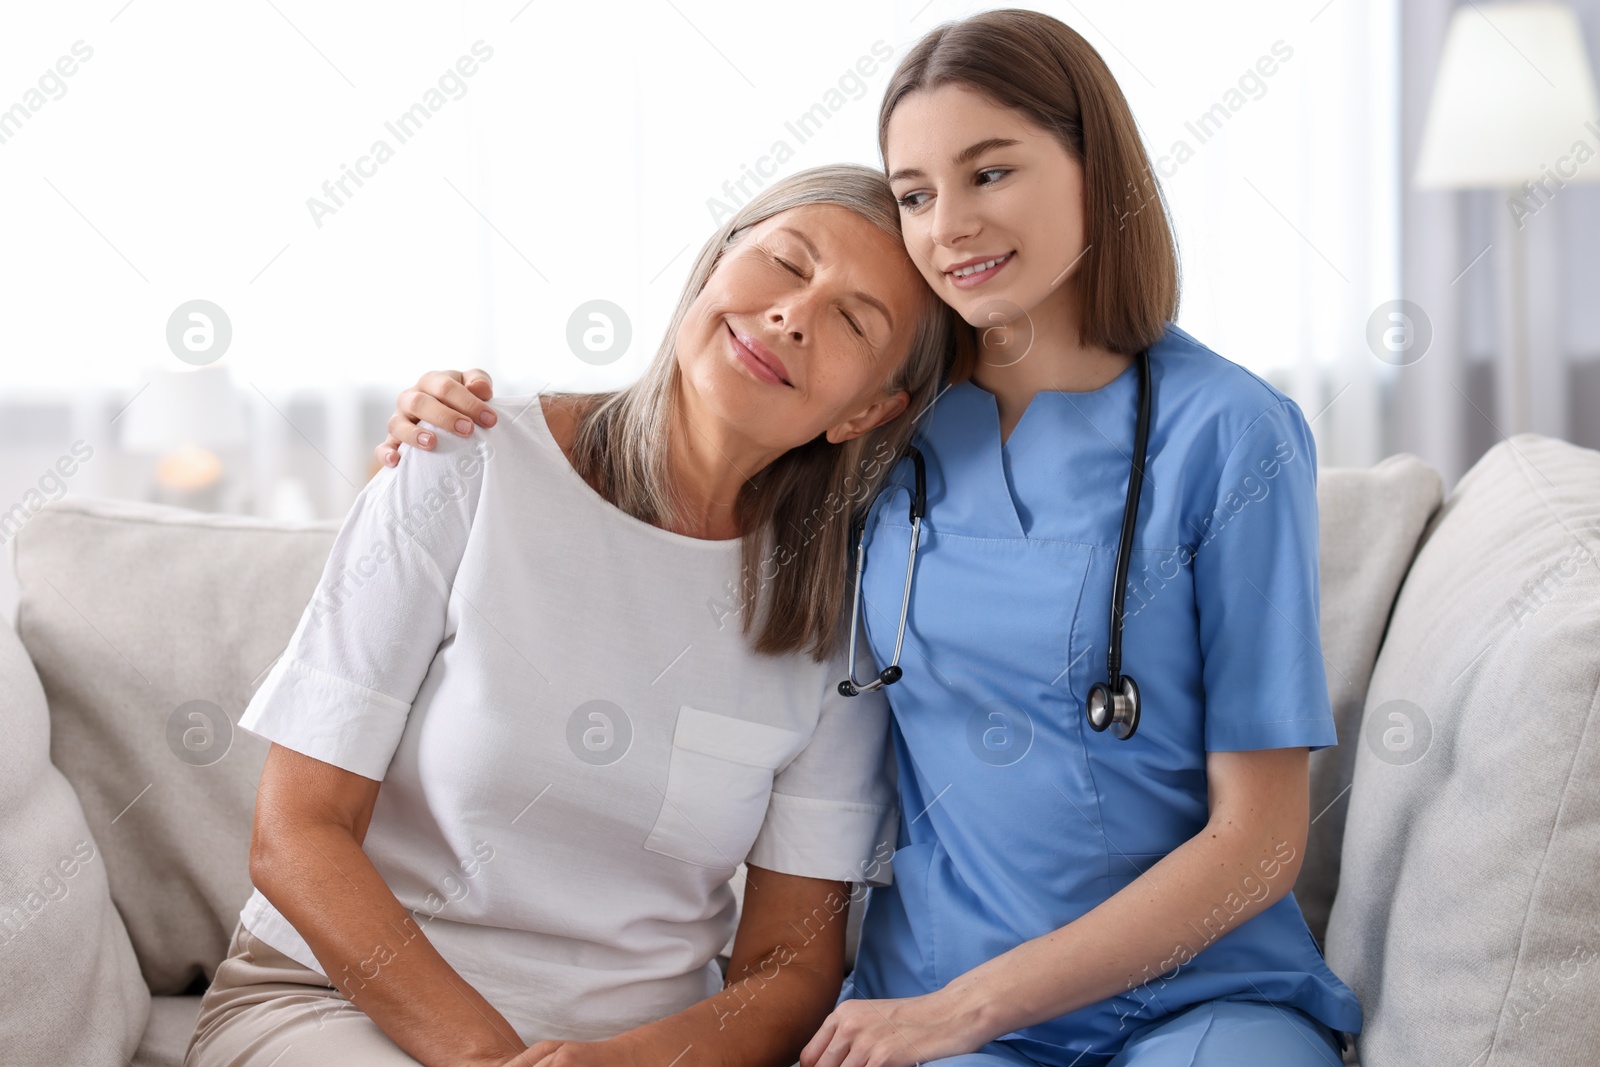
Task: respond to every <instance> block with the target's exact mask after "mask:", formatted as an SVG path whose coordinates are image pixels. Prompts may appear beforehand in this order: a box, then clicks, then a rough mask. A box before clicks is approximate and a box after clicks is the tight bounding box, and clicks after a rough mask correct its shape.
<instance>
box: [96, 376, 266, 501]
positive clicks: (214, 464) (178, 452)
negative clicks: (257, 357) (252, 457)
mask: <svg viewBox="0 0 1600 1067" xmlns="http://www.w3.org/2000/svg"><path fill="white" fill-rule="evenodd" d="M118 421H119V422H120V423H121V430H120V435H121V442H122V447H123V449H124V450H126V451H128V452H132V453H139V454H145V455H156V456H160V457H161V459H160V461H159V462H158V463H157V464H156V498H157V499H158V500H162V501H163V502H167V503H179V504H185V505H188V506H194V505H195V504H197V503H200V502H202V501H203V500H210V501H211V504H212V506H215V502H216V495H217V490H218V487H219V483H220V482H221V479H222V473H223V471H222V461H221V460H220V459H219V458H218V457H217V455H216V453H215V452H214V451H212V450H213V449H219V448H233V447H237V446H239V445H242V444H244V443H245V441H246V436H245V432H244V407H243V405H242V404H240V403H239V396H238V393H237V392H236V391H235V389H234V385H233V378H232V375H230V374H229V373H228V369H227V367H226V366H222V365H217V364H212V365H210V366H204V367H196V368H194V369H193V370H167V369H158V370H154V371H153V372H152V373H151V379H150V384H149V385H147V386H146V387H145V388H144V389H142V390H140V392H139V393H138V394H137V395H135V396H134V398H133V399H132V400H131V401H129V403H128V406H127V407H126V408H124V409H123V412H122V414H121V415H120V416H118Z"/></svg>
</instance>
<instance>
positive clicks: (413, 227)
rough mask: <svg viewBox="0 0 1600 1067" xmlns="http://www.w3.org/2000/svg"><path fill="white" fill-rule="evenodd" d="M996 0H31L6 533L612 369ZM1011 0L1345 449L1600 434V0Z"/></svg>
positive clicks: (1233, 340)
mask: <svg viewBox="0 0 1600 1067" xmlns="http://www.w3.org/2000/svg"><path fill="white" fill-rule="evenodd" d="M990 6H1005V5H982V4H963V3H954V2H945V0H807V2H806V3H804V4H784V3H771V4H750V3H735V2H733V0H627V2H600V3H592V4H551V3H547V2H544V0H535V2H528V0H504V2H493V3H473V4H452V5H439V4H430V5H424V4H417V3H386V4H382V5H380V4H377V3H347V4H339V5H321V4H313V3H308V2H306V0H246V2H240V3H230V4H215V3H209V4H207V3H200V2H198V0H196V2H174V0H106V2H94V3H83V4H73V5H44V4H34V5H8V6H7V8H6V10H5V11H4V14H3V15H0V18H3V19H4V32H3V33H0V72H3V73H4V77H3V78H0V196H3V198H4V203H5V205H6V210H5V221H4V229H3V241H0V294H3V295H0V361H3V364H0V543H3V542H9V541H10V539H11V538H12V537H13V536H14V535H15V532H16V530H17V529H18V528H20V526H21V525H22V524H25V523H26V521H27V519H28V518H29V517H30V516H31V514H32V513H33V512H34V511H36V510H37V508H38V507H39V506H42V504H43V502H44V501H46V500H50V499H57V498H59V497H61V496H64V495H69V494H72V495H79V494H81V495H96V496H112V497H126V498H131V499H138V500H155V501H161V502H166V503H171V504H177V505H181V506H185V507H192V508H199V509H204V510H214V511H228V512H238V513H244V514H254V515H262V516H272V517H276V518H282V519H301V520H310V519H335V518H339V517H341V516H342V515H343V514H344V513H345V511H346V509H347V508H348V507H349V505H350V503H351V501H352V500H353V499H354V497H355V495H356V493H357V492H358V491H359V489H360V487H361V485H362V484H363V483H364V482H365V481H366V480H367V478H369V477H370V476H371V474H372V473H373V471H374V470H375V469H376V467H375V462H374V459H373V454H372V449H373V446H374V445H375V444H376V443H377V442H378V441H379V440H381V439H382V438H383V436H384V433H385V429H384V423H385V420H386V418H387V416H388V413H389V411H390V409H391V407H392V405H393V402H394V398H395V395H396V393H397V392H398V391H399V390H400V389H402V388H404V387H406V386H407V385H409V384H410V383H412V382H413V381H415V379H416V378H417V376H418V375H419V374H421V373H422V372H423V371H425V370H428V369H431V368H439V367H457V368H465V367H472V366H479V367H483V368H485V369H487V370H489V371H490V372H491V373H492V374H493V375H494V379H495V384H496V390H497V392H498V393H500V394H501V395H511V394H517V393H527V392H532V391H535V390H537V389H541V388H545V387H547V386H548V387H557V388H605V387H610V386H614V385H618V384H622V383H625V382H627V381H629V380H631V379H632V378H634V377H635V376H636V375H637V374H638V373H639V372H640V370H641V369H642V368H643V366H644V365H645V363H646V362H647V361H648V360H649V359H650V358H651V356H652V354H653V353H654V352H655V349H656V347H657V344H658V343H659V341H660V337H661V333H662V330H663V328H664V325H665V323H666V320H667V318H668V316H669V314H670V312H671V309H672V306H673V304H674V302H675V301H676V298H677V294H678V292H679V289H680V287H681V285H682V283H683V280H684V278H685V277H686V276H687V273H688V271H689V267H690V264H691V263H692V261H693V259H694V255H695V253H696V251H697V250H698V249H699V247H700V245H701V244H702V243H703V242H704V240H705V239H706V238H707V237H708V236H709V235H710V233H711V232H712V230H713V229H714V227H715V226H716V225H717V224H718V223H719V222H720V221H721V220H722V219H723V218H725V217H726V216H727V214H728V213H730V212H731V211H732V210H733V209H734V208H735V207H737V206H738V204H740V203H742V202H744V201H745V200H747V199H749V197H750V196H751V195H753V194H754V193H755V192H756V191H757V190H759V189H760V188H762V187H764V186H765V185H768V184H770V183H771V182H772V181H774V180H776V179H777V178H778V177H781V176H783V175H786V174H789V173H792V172H794V171H796V170H799V169H802V168H805V167H810V166H815V165H817V164H821V163H826V162H833V161H854V162H859V163H864V164H868V165H872V166H879V165H880V164H881V161H880V159H879V158H878V152H877V147H876V137H875V132H874V131H875V124H876V117H877V106H878V99H879V96H880V94H881V91H882V89H883V87H884V85H885V83H886V81H887V79H888V76H889V73H890V72H891V70H892V69H893V67H894V65H895V64H896V63H897V62H898V61H899V59H900V58H901V57H902V56H903V55H904V54H905V52H906V50H907V49H908V47H909V46H910V44H911V43H912V42H914V41H915V40H916V38H917V37H919V36H920V35H921V34H923V33H925V32H926V31H928V30H929V29H932V28H933V27H934V26H936V25H938V24H939V23H940V22H943V21H947V20H950V19H953V18H958V17H961V16H963V15H966V14H970V13H973V12H976V11H979V10H983V9H984V8H986V7H990ZM1029 6H1034V7H1037V8H1038V9H1039V10H1043V11H1046V12H1048V13H1050V14H1052V15H1054V16H1056V17H1058V18H1060V19H1062V20H1063V21H1065V22H1067V23H1068V24H1069V25H1071V26H1073V27H1074V28H1076V29H1077V30H1078V31H1079V32H1081V33H1082V34H1083V35H1084V36H1085V37H1086V38H1087V39H1088V40H1089V41H1090V42H1091V43H1092V44H1094V45H1095V47H1096V48H1097V49H1099V51H1100V52H1101V54H1102V55H1103V56H1104V57H1105V59H1106V61H1107V63H1108V64H1109V65H1110V67H1111V69H1112V71H1113V72H1114V73H1115V74H1116V76H1117V78H1118V79H1119V81H1120V82H1121V85H1122V88H1123V90H1124V92H1125V93H1126V95H1127V97H1128V99H1129V102H1130V103H1131V105H1132V107H1133V111H1134V114H1135V116H1136V117H1137V119H1138V121H1139V124H1140V127H1141V129H1142V132H1143V135H1144V138H1145V142H1146V145H1147V147H1148V149H1149V151H1150V154H1151V156H1152V158H1153V159H1155V161H1156V166H1157V169H1158V171H1159V172H1160V176H1161V180H1162V182H1163V187H1164V191H1165V193H1166V195H1167V197H1168V199H1169V201H1170V207H1171V210H1172V214H1173V218H1174V221H1175V223H1176V227H1177V236H1178V241H1179V249H1180V254H1181V262H1182V267H1183V293H1182V308H1181V313H1180V315H1179V319H1178V322H1179V325H1181V326H1182V327H1183V328H1184V329H1186V330H1188V331H1189V332H1190V333H1192V334H1194V335H1195V336H1196V337H1198V338H1199V339H1200V340H1201V341H1202V342H1204V343H1206V344H1207V345H1209V346H1210V347H1212V348H1213V349H1215V350H1216V351H1218V352H1219V353H1221V354H1222V355H1224V356H1226V357H1228V358H1230V359H1232V360H1234V361H1236V362H1238V363H1241V364H1243V365H1245V366H1247V367H1249V368H1250V369H1252V370H1254V371H1256V372H1257V373H1259V374H1261V375H1263V376H1264V377H1266V378H1268V379H1269V380H1271V381H1272V382H1273V383H1274V384H1276V385H1278V386H1279V387H1280V388H1282V389H1283V390H1284V391H1286V392H1287V393H1288V394H1289V395H1291V396H1293V397H1294V398H1295V400H1296V401H1297V402H1298V403H1299V404H1300V406H1301V408H1302V409H1303V410H1304V411H1305V413H1306V416H1307V418H1308V419H1311V420H1312V427H1313V429H1314V431H1315V433H1316V435H1317V440H1318V452H1319V459H1320V461H1321V462H1322V464H1323V465H1325V466H1366V465H1369V464H1371V463H1374V462H1376V461H1377V460H1379V459H1381V458H1382V457H1384V456H1386V455H1389V454H1392V453H1394V452H1399V451H1407V452H1413V453H1416V454H1417V455H1419V456H1421V457H1422V458H1423V459H1425V460H1427V461H1428V462H1429V463H1431V464H1433V465H1434V466H1435V467H1437V468H1438V469H1439V470H1440V471H1441V473H1442V474H1443V475H1444V476H1445V480H1446V484H1447V486H1448V485H1451V484H1453V483H1454V481H1455V480H1456V479H1457V478H1458V477H1459V476H1460V475H1461V473H1463V472H1464V471H1465V470H1466V469H1467V468H1468V467H1469V466H1471V464H1472V463H1473V461H1474V460H1476V459H1477V458H1478V456H1480V455H1481V454H1482V453H1483V451H1484V450H1485V449H1487V448H1488V447H1490V446H1492V445H1493V444H1494V443H1496V442H1497V441H1499V440H1501V439H1502V438H1503V437H1505V436H1509V435H1512V434H1515V433H1519V432H1524V431H1533V432H1537V433H1543V434H1547V435H1550V436H1555V437H1562V438H1566V439H1568V440H1571V441H1574V442H1577V443H1579V444H1582V445H1586V446H1588V447H1600V299H1597V296H1596V294H1597V293H1600V249H1597V242H1596V240H1595V237H1596V236H1597V235H1600V191H1597V189H1596V186H1595V184H1594V183H1596V182H1600V105H1597V103H1596V96H1595V83H1594V74H1593V70H1592V67H1593V63H1592V60H1591V58H1590V57H1592V56H1594V55H1595V54H1596V51H1597V48H1600V0H1574V2H1572V3H1570V4H1565V3H1564V4H1552V3H1509V4H1508V3H1488V2H1479V3H1466V4H1454V3H1451V2H1449V0H1270V2H1267V0H1228V2H1226V3H1222V2H1216V3H1196V2H1194V0H1078V2H1066V0H1063V2H1058V3H1040V4H1035V5H1029ZM11 582H12V578H11V572H10V568H9V567H6V568H3V569H0V610H5V611H6V612H7V613H10V612H11V611H12V610H13V609H14V602H15V591H14V588H13V587H12V585H11Z"/></svg>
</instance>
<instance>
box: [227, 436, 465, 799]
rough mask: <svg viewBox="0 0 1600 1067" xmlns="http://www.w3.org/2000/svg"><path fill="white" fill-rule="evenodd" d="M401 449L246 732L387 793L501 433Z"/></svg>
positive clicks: (360, 513)
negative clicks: (381, 784)
mask: <svg viewBox="0 0 1600 1067" xmlns="http://www.w3.org/2000/svg"><path fill="white" fill-rule="evenodd" d="M423 425H424V426H428V428H429V429H431V430H433V431H434V439H435V441H436V442H437V444H436V445H435V447H434V448H433V449H432V450H425V449H416V448H412V447H411V446H410V445H407V444H402V445H401V446H400V460H401V461H400V463H399V464H397V465H396V466H394V467H385V468H383V469H382V470H380V471H378V473H377V474H375V475H373V477H372V479H371V480H370V481H368V482H367V484H366V485H365V486H364V487H363V488H362V489H361V492H360V493H359V494H358V495H357V496H356V500H355V503H354V504H353V505H352V506H351V508H350V512H349V514H348V515H347V516H346V517H345V520H344V525H343V526H341V527H340V529H339V533H338V535H337V536H336V537H335V538H334V542H333V549H332V551H331V552H330V553H329V555H328V560H327V563H326V564H325V565H324V566H323V571H322V577H321V579H320V580H319V581H318V583H317V587H316V590H315V592H313V594H312V597H311V601H310V603H309V604H307V605H306V609H305V611H304V613H302V615H301V616H300V622H299V624H298V625H297V626H296V627H295V631H294V635H293V636H292V637H291V638H290V639H289V645H288V647H287V648H286V649H285V650H284V652H283V655H282V656H280V657H279V659H278V661H277V662H276V663H275V664H274V665H273V667H272V670H271V671H270V672H269V673H268V675H267V678H266V681H264V682H263V683H262V684H261V688H260V689H258V690H256V693H255V696H254V697H253V698H252V699H251V701H250V704H249V706H248V707H247V708H246V709H245V712H244V715H243V716H242V717H241V718H240V720H239V725H240V727H242V728H243V729H245V730H248V731H250V732H251V733H253V734H256V735H257V736H260V737H264V738H266V739H267V740H269V741H272V742H275V743H276V744H280V745H282V746H284V747H285V748H290V749H293V750H294V751H296V752H300V753H303V754H304V755H307V756H310V757H312V758H313V759H317V760H321V761H322V762H324V763H331V764H333V765H334V766H336V767H342V768H343V769H345V770H347V771H351V772H353V773H355V774H359V775H361V776H362V777H363V778H371V779H373V780H374V781H382V780H383V777H384V775H385V774H386V773H387V771H388V767H389V761H390V759H391V758H392V757H393V755H394V751H395V748H396V747H397V746H398V745H399V743H400V736H401V734H402V733H403V731H404V730H405V723H406V716H407V715H408V714H409V713H410V710H411V703H412V701H413V700H414V699H415V698H416V695H417V691H418V689H419V688H420V687H421V685H422V681H423V679H424V678H425V677H426V675H427V672H428V669H429V667H430V666H431V665H432V662H433V657H434V654H435V653H436V652H437V651H438V649H439V644H440V642H441V641H442V640H443V638H444V635H445V627H446V618H447V608H448V606H449V602H450V591H451V587H452V585H453V583H454V582H455V577H456V570H457V568H458V567H459V566H460V563H461V558H462V555H463V554H464V552H465V550H466V543H467V537H468V534H469V533H470V531H471V527H472V521H473V516H474V514H475V512H476V510H477V506H478V500H479V498H480V494H481V490H482V485H483V480H484V468H485V467H486V465H487V464H488V462H489V460H490V457H491V456H492V455H493V446H492V444H491V443H490V442H489V441H488V440H487V437H488V433H489V432H492V431H479V433H477V434H475V435H473V437H471V438H461V437H457V436H456V435H455V434H453V433H444V432H442V431H440V430H439V428H438V427H436V426H431V425H429V424H428V423H426V422H424V423H423Z"/></svg>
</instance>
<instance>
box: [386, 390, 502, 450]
mask: <svg viewBox="0 0 1600 1067" xmlns="http://www.w3.org/2000/svg"><path fill="white" fill-rule="evenodd" d="M493 395H494V386H493V384H491V383H490V381H489V373H488V372H487V371H482V370H478V369H476V368H474V369H472V370H469V371H459V370H434V371H429V372H427V373H426V374H424V375H423V376H422V377H420V378H418V379H417V384H416V385H414V386H412V387H411V388H410V389H404V390H401V392H400V395H399V396H397V397H396V398H395V402H394V414H393V415H390V416H389V423H388V430H389V436H388V437H387V438H386V439H385V440H384V442H383V443H382V444H380V445H378V446H377V447H376V448H374V449H373V450H372V454H373V456H375V457H376V458H377V460H378V462H379V463H382V464H383V465H384V466H386V467H392V466H394V465H395V464H396V463H399V462H400V444H401V442H404V443H406V444H408V445H411V446H412V447H413V448H422V449H431V448H432V447H433V434H431V433H429V432H428V431H427V430H424V429H423V428H422V427H420V426H418V425H417V421H418V420H419V419H426V420H427V421H429V422H431V423H433V424H434V425H435V426H438V427H440V428H441V429H447V430H450V431H451V432H453V433H455V434H456V435H458V436H460V437H469V436H471V434H472V430H473V427H474V426H475V425H483V426H493V425H494V424H495V413H494V411H493V410H491V409H490V407H489V405H488V404H486V403H484V401H486V400H488V399H489V398H490V397H492V396H493Z"/></svg>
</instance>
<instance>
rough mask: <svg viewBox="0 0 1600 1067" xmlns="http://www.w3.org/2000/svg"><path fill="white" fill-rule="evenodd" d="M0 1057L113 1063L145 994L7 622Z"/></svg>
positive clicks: (16, 1061) (132, 1040)
mask: <svg viewBox="0 0 1600 1067" xmlns="http://www.w3.org/2000/svg"><path fill="white" fill-rule="evenodd" d="M0 739H3V743H0V991H3V992H0V1062H4V1063H6V1064H8V1065H15V1067H54V1065H56V1064H64V1063H70V1064H73V1065H75V1067H99V1065H104V1067H112V1065H114V1064H122V1063H125V1062H126V1061H127V1057H128V1056H129V1055H130V1054H131V1053H132V1052H133V1051H134V1048H135V1046H137V1045H138V1043H139V1036H140V1034H141V1033H142V1032H143V1031H144V1028H145V1019H146V1016H148V1015H149V1013H150V993H149V991H148V990H147V989H146V988H145V984H144V980H143V979H142V978H140V976H139V961H138V960H137V959H135V958H134V954H133V946H132V945H131V944H130V943H129V941H128V932H127V930H126V929H124V928H123V925H122V919H121V917H119V916H118V915H117V910H116V908H114V907H112V904H111V892H110V887H109V885H108V884H107V880H106V863H105V858H104V857H103V856H102V854H101V847H100V842H102V841H104V840H105V837H104V836H103V835H102V834H101V832H100V831H97V830H91V829H90V827H89V824H88V822H87V821H86V820H85V819H84V815H83V808H82V806H80V805H79V803H78V798H77V797H76V796H75V795H73V792H72V786H71V785H69V784H68V783H67V780H66V779H65V778H64V777H62V775H61V772H60V771H58V770H57V769H56V768H55V767H54V766H52V765H51V763H50V714H49V711H48V709H47V708H46V707H45V696H44V690H43V689H42V688H41V687H40V685H39V678H38V675H37V674H35V673H34V669H33V664H32V663H30V662H29V660H28V655H27V653H26V652H25V651H23V648H22V643H21V642H20V641H18V640H17V635H16V632H15V631H14V630H12V628H11V626H10V624H9V623H6V622H0Z"/></svg>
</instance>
